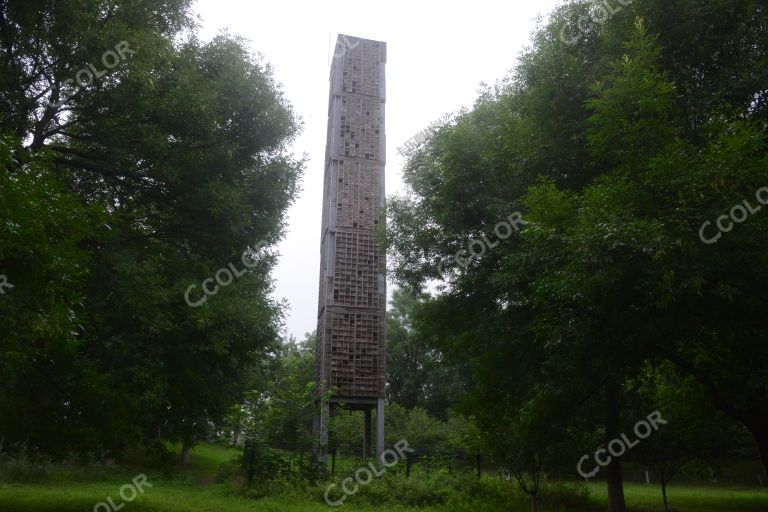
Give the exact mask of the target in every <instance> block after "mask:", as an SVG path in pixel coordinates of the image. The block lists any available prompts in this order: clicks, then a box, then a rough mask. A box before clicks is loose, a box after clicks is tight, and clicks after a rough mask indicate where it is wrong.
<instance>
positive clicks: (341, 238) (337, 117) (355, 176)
mask: <svg viewBox="0 0 768 512" xmlns="http://www.w3.org/2000/svg"><path fill="white" fill-rule="evenodd" d="M386 60H387V47H386V43H384V42H381V41H372V40H369V39H360V38H357V37H350V36H344V35H341V34H340V35H339V38H338V41H337V43H336V50H335V52H334V58H333V62H332V64H331V74H330V96H329V106H328V139H327V145H326V153H325V181H324V187H323V213H322V236H321V244H320V251H321V258H320V260H321V261H320V295H319V300H318V316H317V342H316V343H317V345H316V350H315V378H316V380H317V384H318V392H319V393H321V394H323V395H326V394H327V393H328V391H330V392H331V398H330V401H322V402H321V404H322V405H321V410H320V414H319V415H318V417H317V419H316V424H315V428H316V432H317V434H318V439H319V455H320V458H321V460H322V461H325V458H326V453H327V444H328V420H329V416H330V408H331V407H333V406H334V404H345V405H347V406H348V407H350V408H352V409H359V410H363V411H364V412H365V427H366V428H365V432H366V435H365V440H364V447H363V450H364V452H365V454H366V455H368V454H369V453H370V447H371V439H370V434H371V417H372V414H371V413H372V410H373V409H376V410H377V414H376V418H377V421H376V423H377V428H376V432H377V443H376V448H377V450H376V452H377V458H378V457H379V456H380V454H381V452H382V451H383V448H384V385H385V364H386V353H385V346H384V314H385V308H386V297H387V292H386V277H385V269H386V261H385V252H384V248H383V247H381V246H380V244H379V243H378V241H377V236H376V233H377V231H379V229H383V227H384V218H383V208H384V198H385V191H384V182H385V180H384V168H385V148H386V139H385V132H384V106H385V101H386V96H385V80H384V68H385V63H386Z"/></svg>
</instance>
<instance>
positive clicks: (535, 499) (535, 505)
mask: <svg viewBox="0 0 768 512" xmlns="http://www.w3.org/2000/svg"><path fill="white" fill-rule="evenodd" d="M531 512H539V494H538V493H535V492H532V493H531Z"/></svg>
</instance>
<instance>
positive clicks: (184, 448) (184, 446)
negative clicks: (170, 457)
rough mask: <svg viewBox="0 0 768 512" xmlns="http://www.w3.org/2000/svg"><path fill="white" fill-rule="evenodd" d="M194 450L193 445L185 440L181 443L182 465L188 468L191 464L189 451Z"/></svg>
mask: <svg viewBox="0 0 768 512" xmlns="http://www.w3.org/2000/svg"><path fill="white" fill-rule="evenodd" d="M191 449H192V443H190V442H189V441H188V440H187V439H185V440H184V441H183V442H182V443H181V463H182V465H184V466H186V465H187V464H189V451H190V450H191Z"/></svg>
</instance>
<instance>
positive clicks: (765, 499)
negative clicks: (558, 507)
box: [589, 481, 768, 512]
mask: <svg viewBox="0 0 768 512" xmlns="http://www.w3.org/2000/svg"><path fill="white" fill-rule="evenodd" d="M589 491H590V502H591V503H593V504H594V505H595V510H606V508H607V504H608V497H607V492H606V489H605V485H604V484H590V486H589ZM624 494H625V498H626V501H627V506H628V507H629V508H630V509H631V510H633V511H643V512H646V511H647V512H651V511H654V512H655V511H662V510H664V504H663V501H662V497H661V487H659V486H658V485H646V484H624ZM667 498H668V500H669V508H670V509H672V510H673V511H676V512H747V511H749V512H768V489H763V490H759V489H734V488H728V487H698V486H690V485H681V486H679V487H678V486H675V485H674V481H673V482H672V484H671V485H670V486H669V487H667Z"/></svg>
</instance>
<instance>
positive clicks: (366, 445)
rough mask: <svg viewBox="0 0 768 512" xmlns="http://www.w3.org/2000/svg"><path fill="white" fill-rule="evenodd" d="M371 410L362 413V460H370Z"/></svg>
mask: <svg viewBox="0 0 768 512" xmlns="http://www.w3.org/2000/svg"><path fill="white" fill-rule="evenodd" d="M372 412H373V411H372V409H366V410H365V411H364V414H365V416H364V417H363V421H364V422H365V425H364V435H363V458H364V459H370V458H371V419H372V418H371V416H372V414H371V413H372Z"/></svg>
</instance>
